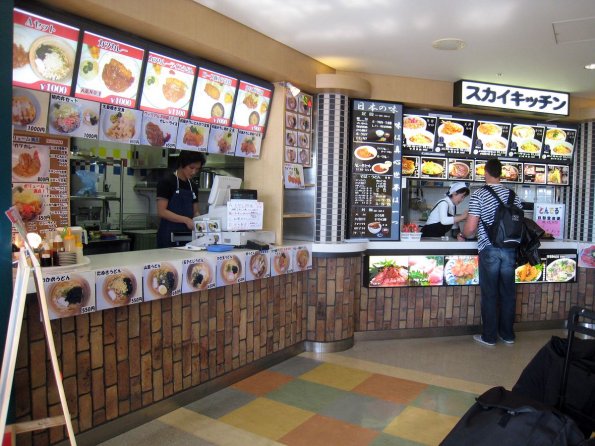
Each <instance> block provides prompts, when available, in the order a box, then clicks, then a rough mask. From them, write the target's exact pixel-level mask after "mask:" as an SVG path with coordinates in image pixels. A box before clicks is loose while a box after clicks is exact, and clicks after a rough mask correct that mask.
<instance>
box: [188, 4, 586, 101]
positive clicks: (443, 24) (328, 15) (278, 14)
mask: <svg viewBox="0 0 595 446" xmlns="http://www.w3.org/2000/svg"><path fill="white" fill-rule="evenodd" d="M194 1H195V2H197V3H199V4H201V5H204V6H206V7H208V8H210V9H212V10H214V11H217V12H219V13H221V14H222V15H224V16H227V17H229V18H231V19H233V20H236V21H238V22H240V23H242V24H244V25H246V26H248V27H250V28H252V29H255V30H256V31H259V32H260V33H262V34H265V35H266V36H269V37H271V38H273V39H275V40H277V41H279V42H281V43H283V44H285V45H287V46H289V47H291V48H294V49H296V50H298V51H300V52H301V53H303V54H306V55H308V56H310V57H312V58H314V59H316V60H318V61H320V62H322V63H324V64H326V65H328V66H330V67H332V68H334V69H336V70H339V71H355V72H365V73H375V74H386V75H396V76H406V77H415V78H422V79H432V80H441V81H450V82H454V81H456V80H459V79H469V80H476V81H483V82H492V83H502V84H508V85H516V86H524V87H530V88H542V89H548V90H557V91H563V92H568V93H571V94H574V95H578V96H583V97H588V98H594V99H595V70H586V69H585V68H584V66H585V65H586V64H590V63H595V1H594V0H473V1H469V0H283V1H280V0H242V1H237V0H194ZM442 38H458V39H462V40H463V41H464V42H465V47H464V48H463V49H461V50H456V51H453V50H437V49H435V48H433V47H432V42H433V41H435V40H437V39H442Z"/></svg>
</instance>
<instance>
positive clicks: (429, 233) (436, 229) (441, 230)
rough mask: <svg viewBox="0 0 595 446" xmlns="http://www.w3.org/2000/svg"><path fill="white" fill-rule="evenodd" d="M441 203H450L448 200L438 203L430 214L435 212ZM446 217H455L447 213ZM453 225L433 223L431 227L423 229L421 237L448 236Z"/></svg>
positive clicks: (427, 226) (426, 226)
mask: <svg viewBox="0 0 595 446" xmlns="http://www.w3.org/2000/svg"><path fill="white" fill-rule="evenodd" d="M441 202H445V203H447V204H448V202H447V201H446V200H440V201H439V202H438V203H436V204H435V205H434V207H433V208H432V210H431V211H430V214H431V213H432V212H434V209H436V206H438V205H439V204H440V203H441ZM456 212H457V211H456V207H455V215H456ZM446 215H448V216H449V217H453V214H450V213H448V211H447V213H446ZM452 226H453V225H443V224H442V223H440V222H438V223H432V224H431V225H425V226H424V227H423V228H421V236H422V237H442V236H443V235H445V234H447V233H448V231H449V230H451V229H452Z"/></svg>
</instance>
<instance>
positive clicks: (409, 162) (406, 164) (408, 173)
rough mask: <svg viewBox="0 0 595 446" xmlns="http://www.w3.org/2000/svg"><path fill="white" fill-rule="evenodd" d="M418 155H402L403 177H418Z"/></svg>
mask: <svg viewBox="0 0 595 446" xmlns="http://www.w3.org/2000/svg"><path fill="white" fill-rule="evenodd" d="M418 166H419V157H417V156H404V157H403V158H402V160H401V174H402V175H403V176H404V177H418V176H419V171H418V170H419V169H418Z"/></svg>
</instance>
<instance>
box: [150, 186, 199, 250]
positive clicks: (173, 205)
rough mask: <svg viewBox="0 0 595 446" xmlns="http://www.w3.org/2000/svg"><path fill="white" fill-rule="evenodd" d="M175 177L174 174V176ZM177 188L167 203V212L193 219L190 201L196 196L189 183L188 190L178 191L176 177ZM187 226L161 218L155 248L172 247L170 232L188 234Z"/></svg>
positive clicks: (192, 207)
mask: <svg viewBox="0 0 595 446" xmlns="http://www.w3.org/2000/svg"><path fill="white" fill-rule="evenodd" d="M174 175H175V174H174ZM176 180H177V183H178V188H177V190H176V192H175V193H174V194H173V195H172V196H171V198H170V199H169V201H168V202H167V210H168V211H171V212H173V213H174V214H178V215H183V216H185V217H188V218H192V217H194V206H193V203H192V201H193V200H194V197H196V195H195V194H194V191H193V190H192V184H191V183H190V182H189V186H190V190H188V189H180V180H179V178H178V176H177V175H176ZM189 231H190V230H189V229H188V226H186V225H185V224H184V223H175V222H173V221H169V220H167V219H165V218H162V219H161V221H160V222H159V229H158V230H157V247H158V248H169V247H171V246H174V243H172V241H171V234H172V232H189Z"/></svg>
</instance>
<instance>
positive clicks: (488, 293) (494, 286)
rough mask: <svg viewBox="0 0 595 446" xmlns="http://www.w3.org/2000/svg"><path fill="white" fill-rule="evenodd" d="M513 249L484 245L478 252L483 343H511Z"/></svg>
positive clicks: (513, 311) (514, 306) (514, 258)
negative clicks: (499, 341)
mask: <svg viewBox="0 0 595 446" xmlns="http://www.w3.org/2000/svg"><path fill="white" fill-rule="evenodd" d="M515 261H516V249H514V248H512V249H511V248H495V247H493V246H491V245H490V246H486V247H485V248H484V249H482V250H481V251H480V252H479V287H480V289H481V320H482V323H483V333H482V337H483V340H484V341H486V342H496V340H497V339H498V335H500V337H501V338H503V339H506V340H507V341H508V340H514V330H513V328H512V326H513V323H514V315H515V310H516V291H515V281H514V265H515Z"/></svg>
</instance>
